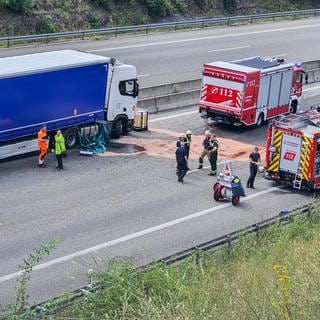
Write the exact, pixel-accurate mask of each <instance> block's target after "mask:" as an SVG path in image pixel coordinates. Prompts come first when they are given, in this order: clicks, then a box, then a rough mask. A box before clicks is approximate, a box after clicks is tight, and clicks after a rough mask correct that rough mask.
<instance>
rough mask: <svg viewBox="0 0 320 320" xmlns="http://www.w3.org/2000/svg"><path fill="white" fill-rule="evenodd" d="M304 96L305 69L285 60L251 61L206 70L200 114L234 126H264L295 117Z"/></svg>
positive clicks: (216, 64) (217, 64)
mask: <svg viewBox="0 0 320 320" xmlns="http://www.w3.org/2000/svg"><path fill="white" fill-rule="evenodd" d="M301 95H302V68H301V66H300V65H299V64H294V63H284V61H283V59H278V58H271V59H268V58H264V57H252V58H247V59H243V60H238V61H232V62H222V61H217V62H212V63H207V64H205V65H204V67H203V78H202V87H201V95H200V104H199V112H200V113H201V116H202V117H203V118H211V119H212V120H213V121H215V122H218V123H219V122H221V123H227V124H232V125H242V124H244V125H246V126H250V125H256V126H261V125H263V123H264V122H265V121H266V120H269V119H272V118H274V117H277V116H279V115H282V114H286V113H295V112H296V111H297V110H298V106H299V103H300V99H301Z"/></svg>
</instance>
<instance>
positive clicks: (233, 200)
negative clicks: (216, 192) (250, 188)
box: [231, 196, 240, 206]
mask: <svg viewBox="0 0 320 320" xmlns="http://www.w3.org/2000/svg"><path fill="white" fill-rule="evenodd" d="M239 200H240V197H239V196H232V200H231V202H232V205H234V206H236V205H237V204H238V203H239Z"/></svg>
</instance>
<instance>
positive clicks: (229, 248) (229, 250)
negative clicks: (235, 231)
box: [227, 234, 231, 256]
mask: <svg viewBox="0 0 320 320" xmlns="http://www.w3.org/2000/svg"><path fill="white" fill-rule="evenodd" d="M227 241H228V255H229V256H230V254H231V238H230V235H229V234H227Z"/></svg>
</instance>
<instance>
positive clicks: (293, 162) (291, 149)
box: [279, 133, 301, 174]
mask: <svg viewBox="0 0 320 320" xmlns="http://www.w3.org/2000/svg"><path fill="white" fill-rule="evenodd" d="M300 155H301V137H295V136H291V135H288V134H285V133H283V135H282V144H281V153H280V166H279V167H280V170H281V171H285V172H290V173H293V174H296V173H297V171H298V166H299V162H300Z"/></svg>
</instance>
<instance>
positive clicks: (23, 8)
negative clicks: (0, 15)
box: [2, 0, 33, 13]
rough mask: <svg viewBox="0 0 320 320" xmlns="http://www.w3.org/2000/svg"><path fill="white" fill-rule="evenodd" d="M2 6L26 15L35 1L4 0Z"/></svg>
mask: <svg viewBox="0 0 320 320" xmlns="http://www.w3.org/2000/svg"><path fill="white" fill-rule="evenodd" d="M2 5H4V6H5V7H7V8H8V9H9V10H11V11H13V12H17V13H25V12H28V11H30V10H31V9H32V7H33V0H4V1H2Z"/></svg>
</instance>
